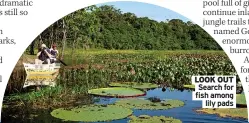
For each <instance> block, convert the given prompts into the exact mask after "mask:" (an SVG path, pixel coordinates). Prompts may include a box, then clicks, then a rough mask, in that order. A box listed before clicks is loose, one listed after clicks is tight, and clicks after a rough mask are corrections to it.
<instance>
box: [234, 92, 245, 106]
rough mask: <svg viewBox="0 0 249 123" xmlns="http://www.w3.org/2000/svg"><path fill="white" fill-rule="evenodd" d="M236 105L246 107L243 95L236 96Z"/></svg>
mask: <svg viewBox="0 0 249 123" xmlns="http://www.w3.org/2000/svg"><path fill="white" fill-rule="evenodd" d="M236 104H239V105H246V97H245V94H236Z"/></svg>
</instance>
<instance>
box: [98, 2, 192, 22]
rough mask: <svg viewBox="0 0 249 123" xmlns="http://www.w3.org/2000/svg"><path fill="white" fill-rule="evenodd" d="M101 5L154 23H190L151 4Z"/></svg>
mask: <svg viewBox="0 0 249 123" xmlns="http://www.w3.org/2000/svg"><path fill="white" fill-rule="evenodd" d="M101 5H113V6H114V7H116V8H118V9H120V10H121V11H122V12H123V13H125V12H131V13H134V14H135V15H136V16H138V17H148V18H150V19H153V20H156V21H159V22H160V21H165V20H166V19H169V20H171V19H181V20H183V21H184V22H187V21H190V20H189V19H188V18H186V17H184V16H182V15H180V14H178V13H176V12H174V11H171V10H169V9H167V8H163V7H160V6H156V5H153V4H147V3H141V2H124V1H122V2H120V1H119V2H109V3H102V4H98V5H97V6H101Z"/></svg>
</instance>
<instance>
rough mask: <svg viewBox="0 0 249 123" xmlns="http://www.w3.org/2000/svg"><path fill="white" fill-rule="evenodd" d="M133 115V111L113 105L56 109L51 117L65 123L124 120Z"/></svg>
mask: <svg viewBox="0 0 249 123" xmlns="http://www.w3.org/2000/svg"><path fill="white" fill-rule="evenodd" d="M131 114H132V110H131V109H127V108H122V107H117V106H113V105H86V106H82V107H77V108H72V109H63V108H60V109H56V110H54V111H52V112H51V115H52V116H54V117H56V118H59V119H62V120H64V121H83V122H99V121H111V120H117V119H123V118H126V117H128V116H129V115H131Z"/></svg>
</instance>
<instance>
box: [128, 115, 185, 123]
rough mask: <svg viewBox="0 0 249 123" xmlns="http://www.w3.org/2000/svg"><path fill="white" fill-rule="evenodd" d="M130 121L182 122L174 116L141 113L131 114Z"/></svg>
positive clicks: (147, 122)
mask: <svg viewBox="0 0 249 123" xmlns="http://www.w3.org/2000/svg"><path fill="white" fill-rule="evenodd" d="M129 123H182V121H181V120H179V119H175V118H173V117H165V116H148V115H140V116H138V117H136V116H131V117H130V120H129Z"/></svg>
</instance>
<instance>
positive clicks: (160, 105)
mask: <svg viewBox="0 0 249 123" xmlns="http://www.w3.org/2000/svg"><path fill="white" fill-rule="evenodd" d="M115 105H116V106H122V107H125V108H134V109H148V110H166V109H171V108H177V107H182V106H184V102H183V101H180V100H163V101H161V102H152V101H150V100H146V99H135V98H131V99H121V100H118V101H117V102H116V103H115Z"/></svg>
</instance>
